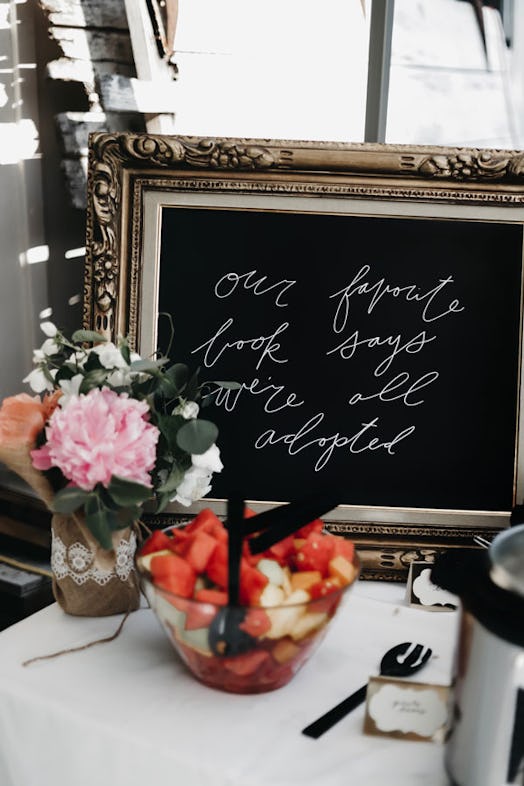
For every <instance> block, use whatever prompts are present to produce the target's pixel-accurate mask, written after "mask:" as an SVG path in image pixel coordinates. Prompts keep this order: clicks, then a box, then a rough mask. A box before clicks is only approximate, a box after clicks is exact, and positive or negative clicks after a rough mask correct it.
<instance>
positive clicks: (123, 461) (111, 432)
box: [31, 388, 159, 491]
mask: <svg viewBox="0 0 524 786" xmlns="http://www.w3.org/2000/svg"><path fill="white" fill-rule="evenodd" d="M148 413H149V407H148V405H147V403H146V402H145V401H137V400H135V399H131V398H129V396H128V394H127V393H121V394H120V395H119V394H117V393H116V392H115V391H113V390H109V389H108V388H102V389H101V390H100V389H98V388H95V389H93V390H90V391H89V393H87V395H80V396H78V397H77V398H73V399H72V400H71V401H70V402H69V404H68V405H67V407H65V408H64V409H61V408H60V407H58V408H57V409H55V411H54V413H53V415H52V417H51V419H50V421H49V425H48V426H47V428H46V440H47V441H46V444H45V445H44V446H43V447H41V448H39V449H38V450H33V451H32V452H31V457H32V459H33V464H34V466H35V467H36V469H39V470H47V469H50V468H51V467H58V468H59V469H60V471H61V472H62V474H63V475H64V477H65V478H67V479H68V480H70V481H71V482H72V483H73V484H74V485H76V486H79V487H80V488H82V489H84V490H85V491H91V490H92V489H93V488H94V487H95V486H96V484H97V483H101V484H102V485H104V486H107V485H108V484H109V482H110V481H111V477H112V476H113V475H116V476H118V477H120V478H124V479H125V480H130V481H133V482H135V483H141V484H142V485H144V486H148V487H151V477H150V474H149V473H150V471H151V470H152V469H153V467H154V465H155V461H156V444H157V442H158V437H159V431H158V429H157V428H156V426H154V425H152V424H151V423H148V421H147V417H148Z"/></svg>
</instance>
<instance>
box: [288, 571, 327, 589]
mask: <svg viewBox="0 0 524 786" xmlns="http://www.w3.org/2000/svg"><path fill="white" fill-rule="evenodd" d="M319 581H322V573H321V572H320V571H319V570H302V571H300V572H299V573H292V574H291V589H292V590H297V589H303V590H308V589H309V588H310V587H312V586H313V584H317V583H318V582H319Z"/></svg>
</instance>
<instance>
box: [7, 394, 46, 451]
mask: <svg viewBox="0 0 524 786" xmlns="http://www.w3.org/2000/svg"><path fill="white" fill-rule="evenodd" d="M49 410H50V408H49V402H46V404H44V403H43V402H42V401H41V400H40V396H28V395H27V393H19V395H18V396H10V397H9V398H6V399H4V401H3V402H2V407H1V409H0V444H1V445H4V446H5V447H18V446H19V445H34V443H35V440H36V437H37V435H38V433H39V432H40V431H42V429H43V428H44V425H45V422H46V420H47V418H48V417H49V415H50V414H51V412H50V411H49Z"/></svg>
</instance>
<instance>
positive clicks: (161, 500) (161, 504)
mask: <svg viewBox="0 0 524 786" xmlns="http://www.w3.org/2000/svg"><path fill="white" fill-rule="evenodd" d="M172 496H173V494H159V495H158V497H157V500H158V502H157V506H156V513H162V511H163V510H165V509H166V508H167V506H168V505H169V503H170V502H171V497H172Z"/></svg>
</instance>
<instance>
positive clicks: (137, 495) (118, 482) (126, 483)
mask: <svg viewBox="0 0 524 786" xmlns="http://www.w3.org/2000/svg"><path fill="white" fill-rule="evenodd" d="M107 491H108V493H109V495H110V497H112V499H113V500H114V501H115V502H116V503H117V505H121V506H123V507H130V506H132V505H141V504H142V503H143V502H145V501H146V500H147V499H149V498H150V497H151V493H152V492H151V489H150V488H148V487H147V486H143V485H142V484H141V483H134V482H133V481H130V480H125V479H124V478H119V477H117V476H116V475H113V477H112V478H111V481H110V483H109V485H108V486H107Z"/></svg>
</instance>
